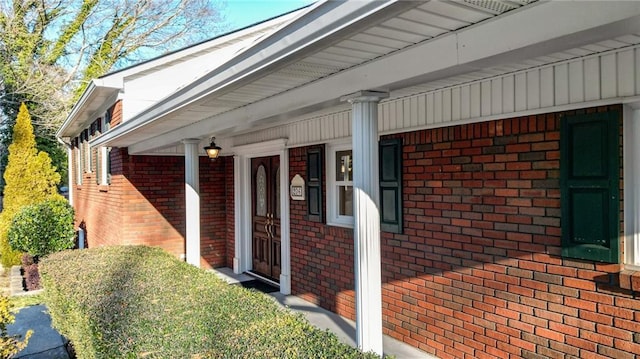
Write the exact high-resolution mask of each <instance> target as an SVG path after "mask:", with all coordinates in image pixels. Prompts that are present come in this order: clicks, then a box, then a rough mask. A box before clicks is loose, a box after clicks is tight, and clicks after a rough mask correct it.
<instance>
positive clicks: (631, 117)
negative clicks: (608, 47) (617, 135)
mask: <svg viewBox="0 0 640 359" xmlns="http://www.w3.org/2000/svg"><path fill="white" fill-rule="evenodd" d="M623 116H624V123H623V128H624V133H623V140H622V141H623V147H624V149H623V166H624V184H623V186H624V237H625V238H624V242H625V246H624V252H625V255H624V264H625V269H631V270H640V161H638V159H640V144H639V143H638V141H640V104H637V106H635V108H631V107H629V106H625V111H624V115H623Z"/></svg>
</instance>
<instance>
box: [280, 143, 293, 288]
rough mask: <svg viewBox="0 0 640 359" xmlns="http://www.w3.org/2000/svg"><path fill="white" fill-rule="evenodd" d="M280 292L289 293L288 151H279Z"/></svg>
mask: <svg viewBox="0 0 640 359" xmlns="http://www.w3.org/2000/svg"><path fill="white" fill-rule="evenodd" d="M276 201H280V241H281V242H280V250H281V253H280V258H281V263H280V293H282V294H291V238H290V237H289V230H290V228H289V226H290V224H289V223H290V218H289V151H288V150H287V149H286V148H285V149H283V150H282V151H281V152H280V198H277V199H276Z"/></svg>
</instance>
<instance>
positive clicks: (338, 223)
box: [327, 221, 353, 229]
mask: <svg viewBox="0 0 640 359" xmlns="http://www.w3.org/2000/svg"><path fill="white" fill-rule="evenodd" d="M327 226H333V227H342V228H350V229H353V223H341V222H329V221H327Z"/></svg>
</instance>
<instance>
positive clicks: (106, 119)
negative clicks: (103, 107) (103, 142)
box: [100, 108, 113, 133]
mask: <svg viewBox="0 0 640 359" xmlns="http://www.w3.org/2000/svg"><path fill="white" fill-rule="evenodd" d="M112 111H113V108H110V109H108V110H107V111H106V112H105V113H104V116H103V117H102V126H101V128H100V130H101V131H100V132H102V133H105V132H107V131H109V129H110V128H111V116H112Z"/></svg>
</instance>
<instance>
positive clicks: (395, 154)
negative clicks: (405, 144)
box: [307, 139, 402, 233]
mask: <svg viewBox="0 0 640 359" xmlns="http://www.w3.org/2000/svg"><path fill="white" fill-rule="evenodd" d="M308 162H309V163H311V162H312V160H311V159H309V160H308ZM307 177H308V178H309V179H310V182H311V175H307ZM379 179H380V180H379V186H380V188H379V189H380V228H381V229H382V230H383V231H386V232H393V233H402V140H401V139H389V140H382V141H380V144H379ZM327 183H328V184H327V216H328V217H327V223H328V224H332V225H337V226H349V227H350V226H353V153H352V151H351V149H350V147H349V145H344V144H343V145H336V146H331V147H328V148H327ZM310 197H311V196H309V198H310ZM310 201H311V198H310V199H309V203H310Z"/></svg>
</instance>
